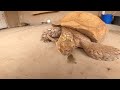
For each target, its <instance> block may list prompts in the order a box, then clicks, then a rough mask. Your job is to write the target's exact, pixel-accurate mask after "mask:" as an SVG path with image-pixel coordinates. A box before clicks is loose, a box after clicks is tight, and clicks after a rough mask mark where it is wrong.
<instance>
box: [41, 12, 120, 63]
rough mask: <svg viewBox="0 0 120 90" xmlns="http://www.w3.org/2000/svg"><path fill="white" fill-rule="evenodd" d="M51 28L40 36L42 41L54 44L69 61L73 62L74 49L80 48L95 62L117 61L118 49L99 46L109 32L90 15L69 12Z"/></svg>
mask: <svg viewBox="0 0 120 90" xmlns="http://www.w3.org/2000/svg"><path fill="white" fill-rule="evenodd" d="M52 26H53V27H52V28H51V29H48V31H45V32H44V33H43V34H42V40H43V41H44V42H47V41H53V42H56V47H57V48H58V50H59V51H60V52H61V53H62V54H63V55H67V56H68V60H69V61H70V60H71V61H73V60H75V58H74V57H73V55H72V51H73V50H74V49H75V48H82V49H83V50H84V51H85V53H86V54H87V55H88V56H90V57H91V58H94V59H96V60H104V61H113V60H116V59H119V55H120V50H119V49H117V48H114V47H113V46H107V45H102V44H100V43H101V42H102V41H103V40H104V38H105V36H106V35H107V33H108V32H109V30H108V28H107V26H106V24H105V23H104V22H103V21H102V20H101V19H100V18H99V17H98V16H96V15H94V14H92V13H88V12H71V13H68V14H67V15H65V16H64V17H63V18H62V19H61V20H60V22H59V23H54V24H52ZM71 58H72V59H71ZM74 62H75V61H74ZM75 63H76V62H75Z"/></svg>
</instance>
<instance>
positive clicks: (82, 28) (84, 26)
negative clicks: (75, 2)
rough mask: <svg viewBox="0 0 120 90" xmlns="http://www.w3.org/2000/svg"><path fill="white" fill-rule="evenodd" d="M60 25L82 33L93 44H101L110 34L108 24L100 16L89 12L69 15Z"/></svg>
mask: <svg viewBox="0 0 120 90" xmlns="http://www.w3.org/2000/svg"><path fill="white" fill-rule="evenodd" d="M60 24H61V26H65V27H70V28H73V30H77V31H79V32H81V33H82V34H84V35H86V36H88V37H89V38H90V39H91V41H93V42H101V41H102V40H103V39H104V37H105V35H106V33H107V32H108V28H107V26H106V24H105V23H104V22H103V21H102V20H101V19H100V18H99V17H98V16H96V15H94V14H91V13H88V12H72V13H68V14H67V15H65V16H64V17H63V18H62V19H61V20H60Z"/></svg>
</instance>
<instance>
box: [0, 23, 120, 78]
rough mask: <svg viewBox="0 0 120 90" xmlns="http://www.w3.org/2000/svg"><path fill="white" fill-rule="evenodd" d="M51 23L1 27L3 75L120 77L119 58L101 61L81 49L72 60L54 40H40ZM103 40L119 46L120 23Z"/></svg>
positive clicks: (14, 76)
mask: <svg viewBox="0 0 120 90" xmlns="http://www.w3.org/2000/svg"><path fill="white" fill-rule="evenodd" d="M48 27H50V25H39V26H28V27H19V28H11V29H5V30H1V31H0V78H14V79H16V78H17V79H57V78H59V79H108V78H120V60H116V61H98V60H94V59H92V58H90V57H88V56H87V55H86V54H85V53H84V52H83V51H82V50H80V49H76V50H74V52H73V54H74V56H75V58H76V61H77V64H69V63H67V61H66V57H65V56H63V55H61V54H60V53H59V52H58V50H57V48H55V44H54V43H43V42H42V41H40V37H41V33H42V32H43V31H44V30H46V29H47V28H48ZM110 28H112V29H114V30H111V31H110V32H109V34H108V36H107V37H106V39H105V40H104V41H103V44H106V45H111V46H114V47H116V48H119V49H120V31H119V30H117V29H119V27H117V28H115V27H111V26H110Z"/></svg>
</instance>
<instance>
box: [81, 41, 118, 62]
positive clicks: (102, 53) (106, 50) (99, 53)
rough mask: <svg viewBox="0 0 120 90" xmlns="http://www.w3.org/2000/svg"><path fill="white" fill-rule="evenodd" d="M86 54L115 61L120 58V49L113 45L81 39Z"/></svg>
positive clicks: (97, 58) (98, 58)
mask: <svg viewBox="0 0 120 90" xmlns="http://www.w3.org/2000/svg"><path fill="white" fill-rule="evenodd" d="M81 46H82V48H83V49H84V51H85V52H86V54H87V55H88V56H90V57H92V58H94V59H96V60H104V61H113V60H117V59H119V58H120V50H119V49H117V48H114V47H112V46H107V45H102V44H99V43H94V42H86V41H81Z"/></svg>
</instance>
